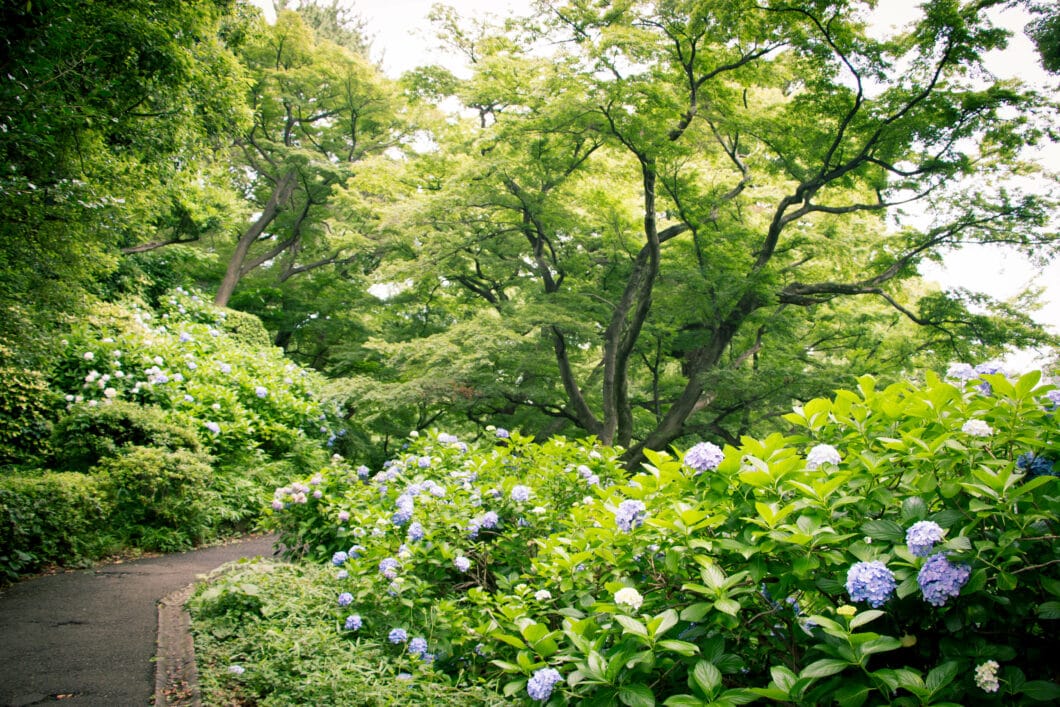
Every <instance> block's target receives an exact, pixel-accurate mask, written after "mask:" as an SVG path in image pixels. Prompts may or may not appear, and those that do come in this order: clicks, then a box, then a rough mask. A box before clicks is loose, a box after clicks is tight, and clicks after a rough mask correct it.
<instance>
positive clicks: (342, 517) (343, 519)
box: [339, 511, 350, 523]
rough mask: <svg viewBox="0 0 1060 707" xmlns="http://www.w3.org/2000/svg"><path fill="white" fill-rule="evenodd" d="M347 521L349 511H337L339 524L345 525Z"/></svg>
mask: <svg viewBox="0 0 1060 707" xmlns="http://www.w3.org/2000/svg"><path fill="white" fill-rule="evenodd" d="M349 519H350V512H349V511H339V522H340V523H345V522H346V521H348V520H349Z"/></svg>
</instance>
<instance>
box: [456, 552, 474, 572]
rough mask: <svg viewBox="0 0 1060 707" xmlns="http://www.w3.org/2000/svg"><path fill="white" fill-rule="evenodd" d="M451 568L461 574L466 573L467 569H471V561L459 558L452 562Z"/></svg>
mask: <svg viewBox="0 0 1060 707" xmlns="http://www.w3.org/2000/svg"><path fill="white" fill-rule="evenodd" d="M453 566H454V567H456V568H457V569H458V570H460V571H461V572H467V571H468V570H469V569H471V560H469V559H467V558H466V557H463V556H461V557H458V558H456V559H455V560H453Z"/></svg>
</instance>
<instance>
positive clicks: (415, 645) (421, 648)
mask: <svg viewBox="0 0 1060 707" xmlns="http://www.w3.org/2000/svg"><path fill="white" fill-rule="evenodd" d="M408 651H409V653H411V654H412V655H415V656H419V657H420V658H422V657H423V656H425V655H427V639H426V638H424V637H423V636H416V637H415V638H413V639H412V640H411V641H409V645H408Z"/></svg>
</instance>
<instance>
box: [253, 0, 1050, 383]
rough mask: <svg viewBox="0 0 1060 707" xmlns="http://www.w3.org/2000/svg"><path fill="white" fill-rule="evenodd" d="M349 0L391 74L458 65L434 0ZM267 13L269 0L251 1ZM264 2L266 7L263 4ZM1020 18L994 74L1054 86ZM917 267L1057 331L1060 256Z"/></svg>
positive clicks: (898, 3) (884, 18) (508, 0)
mask: <svg viewBox="0 0 1060 707" xmlns="http://www.w3.org/2000/svg"><path fill="white" fill-rule="evenodd" d="M340 1H341V2H343V3H349V4H350V5H351V6H352V7H353V8H354V10H355V11H356V12H357V13H358V14H359V15H360V16H361V17H363V18H364V19H365V21H366V25H367V28H368V33H369V35H371V36H372V38H373V39H372V48H373V58H374V59H376V60H381V63H382V66H383V69H384V70H385V71H386V72H387V73H388V74H389V75H391V76H395V77H396V76H399V75H400V74H401V73H402V72H403V71H406V70H408V69H411V68H413V67H416V66H420V65H423V64H429V63H439V64H442V65H445V66H447V67H448V68H450V69H451V70H459V69H460V68H461V66H460V64H459V61H458V60H457V59H456V58H455V57H451V56H446V55H445V54H444V53H443V52H441V51H440V48H439V42H438V41H437V39H435V38H434V36H433V34H432V31H431V27H430V23H429V22H428V21H427V14H428V13H429V11H430V9H431V6H432V5H434V4H435V3H436V2H437V1H438V0H340ZM252 2H254V4H256V5H258V6H259V7H263V8H264V9H266V15H267V16H268V15H269V14H270V12H271V4H272V3H271V0H252ZM445 4H447V5H449V6H451V7H453V8H454V9H456V10H457V12H458V13H460V14H461V15H462V16H472V15H481V14H484V13H491V14H494V15H497V16H503V15H505V14H508V11H509V10H511V11H515V12H519V13H525V12H528V11H529V8H530V6H531V4H532V0H448V1H447V2H445ZM916 4H917V0H886V1H885V2H881V3H880V6H881V7H880V9H879V10H878V12H877V15H878V17H877V21H878V22H879V24H880V25H881V26H882V27H885V28H889V27H900V26H902V25H904V24H905V23H906V22H907V21H908V20H909V18H910V17H912V16H913V15H912V13H913V10H914V8H915V7H916ZM266 6H268V7H267V8H266ZM1022 24H1023V22H1022V21H1017V22H1016V23H1015V24H1014V25H1012V26H1011V27H1010V29H1012V30H1013V31H1014V36H1013V38H1012V40H1011V47H1010V49H1009V50H1008V51H1007V52H1006V53H1005V54H1004V55H1000V54H999V55H997V56H995V57H993V59H994V61H993V62H992V69H993V71H994V73H995V74H997V75H998V76H1000V77H1003V78H1008V77H1019V78H1022V79H1024V80H1025V81H1028V82H1032V83H1035V84H1036V85H1039V86H1041V87H1043V88H1045V89H1046V90H1051V91H1053V92H1054V94H1055V93H1056V92H1057V90H1058V88H1057V85H1058V83H1060V81H1058V80H1057V78H1056V77H1049V76H1048V75H1047V74H1046V73H1045V72H1044V71H1042V70H1041V68H1040V65H1039V63H1038V58H1037V54H1036V53H1035V50H1034V47H1033V45H1032V44H1031V42H1030V41H1029V40H1028V39H1027V38H1026V37H1025V36H1023V33H1022V31H1021V28H1022ZM1041 159H1043V160H1045V161H1046V162H1047V163H1049V164H1052V165H1054V166H1055V165H1060V146H1056V145H1054V146H1052V149H1050V150H1049V151H1047V152H1046V153H1044V154H1043V155H1042V157H1041ZM922 274H923V275H924V276H925V277H926V278H928V279H930V280H934V281H936V282H938V283H939V285H940V286H941V287H943V288H966V289H970V290H975V291H981V292H985V293H986V294H989V295H991V296H993V297H995V298H997V299H1002V300H1004V299H1009V298H1011V297H1013V296H1015V295H1016V294H1017V293H1019V292H1020V291H1022V290H1023V289H1025V288H1026V287H1028V286H1038V287H1044V288H1045V290H1046V294H1045V296H1044V297H1043V307H1042V309H1041V310H1040V311H1038V312H1035V313H1032V315H1033V316H1034V317H1035V319H1036V320H1037V321H1039V322H1040V323H1042V324H1044V325H1045V326H1046V327H1048V328H1049V329H1051V330H1052V331H1053V332H1054V333H1056V334H1060V259H1058V260H1057V261H1055V262H1053V263H1052V264H1051V265H1050V266H1048V267H1047V268H1045V269H1043V270H1041V271H1038V270H1036V269H1035V268H1034V267H1032V266H1031V265H1030V264H1029V263H1028V262H1027V261H1026V260H1025V259H1024V258H1022V257H1021V256H1018V255H1014V254H1010V253H1006V252H1005V251H1003V250H1001V249H999V248H990V247H986V246H982V247H974V248H965V249H962V250H961V251H957V252H951V253H947V254H946V256H945V260H944V263H943V264H942V265H941V266H937V265H934V264H928V265H926V266H924V267H923V268H922ZM1035 360H1036V359H1035V356H1034V355H1033V354H1030V353H1024V354H1020V355H1016V356H1013V357H1011V358H1010V359H1008V360H1007V361H1006V363H1007V364H1008V365H1010V366H1011V367H1012V368H1029V367H1032V366H1033V365H1034V363H1035Z"/></svg>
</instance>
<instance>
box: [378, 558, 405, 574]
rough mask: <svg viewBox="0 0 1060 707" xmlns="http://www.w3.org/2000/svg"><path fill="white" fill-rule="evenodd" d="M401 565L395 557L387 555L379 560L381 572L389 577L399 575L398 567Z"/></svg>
mask: <svg viewBox="0 0 1060 707" xmlns="http://www.w3.org/2000/svg"><path fill="white" fill-rule="evenodd" d="M400 566H401V563H399V562H398V561H397V560H396V559H394V558H393V557H387V558H384V559H382V560H380V561H379V574H381V575H383V576H384V577H386V578H387V579H394V578H395V577H397V570H398V567H400Z"/></svg>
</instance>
